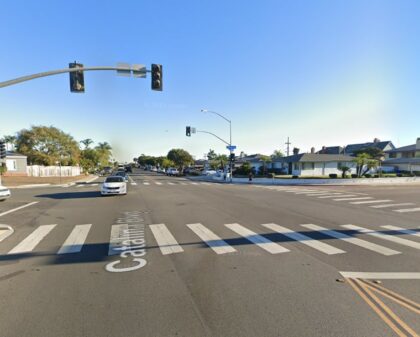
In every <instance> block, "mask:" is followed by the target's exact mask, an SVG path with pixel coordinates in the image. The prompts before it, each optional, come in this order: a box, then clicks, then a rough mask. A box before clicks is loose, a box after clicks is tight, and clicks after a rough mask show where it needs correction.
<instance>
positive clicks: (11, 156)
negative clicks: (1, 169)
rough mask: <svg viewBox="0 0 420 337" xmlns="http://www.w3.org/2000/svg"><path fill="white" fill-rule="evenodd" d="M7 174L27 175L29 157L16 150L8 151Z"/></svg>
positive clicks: (6, 159)
mask: <svg viewBox="0 0 420 337" xmlns="http://www.w3.org/2000/svg"><path fill="white" fill-rule="evenodd" d="M5 161H6V167H7V171H6V173H5V174H4V175H5V176H27V157H26V156H24V155H23V154H19V153H16V152H11V151H7V152H6V158H5Z"/></svg>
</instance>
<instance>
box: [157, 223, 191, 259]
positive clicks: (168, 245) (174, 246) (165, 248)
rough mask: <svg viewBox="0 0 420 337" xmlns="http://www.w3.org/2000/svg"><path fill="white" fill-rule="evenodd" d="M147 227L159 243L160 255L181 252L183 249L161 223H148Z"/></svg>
mask: <svg viewBox="0 0 420 337" xmlns="http://www.w3.org/2000/svg"><path fill="white" fill-rule="evenodd" d="M149 227H150V229H151V230H152V233H153V235H154V237H155V240H156V242H157V244H158V245H159V248H160V251H161V252H162V255H168V254H175V253H182V252H183V251H184V250H183V249H182V247H181V246H180V245H179V244H178V242H177V241H176V240H175V238H174V237H173V235H172V234H171V232H170V231H169V230H168V228H167V227H166V226H165V225H164V224H163V223H162V224H155V225H150V226H149Z"/></svg>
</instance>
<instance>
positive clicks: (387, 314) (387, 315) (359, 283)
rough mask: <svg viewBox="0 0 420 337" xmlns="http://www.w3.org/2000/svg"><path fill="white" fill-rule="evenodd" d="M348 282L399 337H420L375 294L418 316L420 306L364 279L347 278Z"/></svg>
mask: <svg viewBox="0 0 420 337" xmlns="http://www.w3.org/2000/svg"><path fill="white" fill-rule="evenodd" d="M347 281H348V282H349V284H350V285H351V286H352V288H353V289H354V290H355V291H356V293H358V294H359V295H360V297H361V298H362V299H363V300H364V301H365V302H366V303H367V304H368V305H369V306H370V307H371V308H372V309H373V311H375V312H376V314H377V315H378V316H379V317H380V318H381V319H382V320H383V321H384V322H385V323H386V324H387V325H388V326H389V327H390V328H391V329H392V330H393V331H394V332H395V333H396V334H397V335H398V336H399V337H410V336H411V337H419V335H418V334H417V333H416V332H415V331H414V330H413V329H412V328H410V327H409V326H408V325H407V323H405V322H404V321H403V320H402V319H401V318H399V317H398V316H397V315H396V314H395V313H394V312H393V311H392V310H391V309H390V308H389V307H388V306H387V305H385V303H384V302H382V301H381V300H380V299H379V298H378V297H377V296H376V295H375V294H374V293H378V294H381V295H383V296H385V297H387V298H388V299H390V300H392V301H394V302H396V303H398V304H400V305H402V306H403V307H405V308H406V309H408V310H411V311H413V312H414V313H416V314H418V315H420V304H418V303H416V302H414V301H412V300H410V299H408V298H405V297H403V296H401V295H399V294H397V293H395V292H393V291H391V290H389V289H386V288H384V287H382V286H380V285H378V284H374V283H372V282H368V281H366V280H363V279H357V278H347Z"/></svg>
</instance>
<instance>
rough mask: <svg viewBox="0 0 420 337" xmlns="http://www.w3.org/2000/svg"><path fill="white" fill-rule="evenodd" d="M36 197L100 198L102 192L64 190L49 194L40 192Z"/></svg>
mask: <svg viewBox="0 0 420 337" xmlns="http://www.w3.org/2000/svg"><path fill="white" fill-rule="evenodd" d="M35 197H37V198H49V199H59V200H63V199H86V198H99V197H102V196H101V192H99V191H86V192H83V191H81V192H63V193H48V194H38V195H36V196H35Z"/></svg>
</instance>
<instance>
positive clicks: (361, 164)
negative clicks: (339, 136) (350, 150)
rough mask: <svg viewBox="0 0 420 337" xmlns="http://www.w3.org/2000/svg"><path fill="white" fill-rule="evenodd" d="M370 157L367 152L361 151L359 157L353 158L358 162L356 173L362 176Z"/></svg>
mask: <svg viewBox="0 0 420 337" xmlns="http://www.w3.org/2000/svg"><path fill="white" fill-rule="evenodd" d="M369 159H370V157H369V155H368V154H367V153H359V154H358V155H357V157H356V158H355V159H354V160H353V161H354V162H355V163H356V165H357V166H356V173H357V176H358V177H360V176H361V175H362V170H363V167H364V166H365V165H366V164H367V162H368V160H369Z"/></svg>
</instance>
